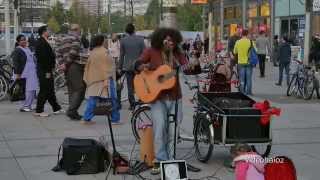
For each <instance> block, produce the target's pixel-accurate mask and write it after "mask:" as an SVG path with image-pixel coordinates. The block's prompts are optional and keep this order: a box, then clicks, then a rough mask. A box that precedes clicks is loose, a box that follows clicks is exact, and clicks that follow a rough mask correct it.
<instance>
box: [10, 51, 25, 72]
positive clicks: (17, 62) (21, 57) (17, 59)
mask: <svg viewBox="0 0 320 180" xmlns="http://www.w3.org/2000/svg"><path fill="white" fill-rule="evenodd" d="M11 58H12V61H13V70H14V73H15V74H20V75H21V74H22V72H23V70H24V66H25V65H26V62H27V56H26V54H25V53H24V52H23V50H21V49H20V48H18V47H17V48H15V50H14V51H13V52H12V54H11Z"/></svg>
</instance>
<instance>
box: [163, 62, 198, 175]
mask: <svg viewBox="0 0 320 180" xmlns="http://www.w3.org/2000/svg"><path fill="white" fill-rule="evenodd" d="M176 82H177V83H179V67H177V68H176ZM180 88H181V87H180ZM178 106H179V103H178V98H177V99H176V100H175V105H174V114H170V115H169V116H171V117H173V121H174V142H173V159H176V150H177V128H178V108H179V107H178ZM187 169H188V171H191V172H199V171H201V169H199V168H197V167H194V166H192V165H190V164H188V163H187Z"/></svg>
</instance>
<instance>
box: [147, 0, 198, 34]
mask: <svg viewBox="0 0 320 180" xmlns="http://www.w3.org/2000/svg"><path fill="white" fill-rule="evenodd" d="M160 13H161V8H160V4H159V0H152V1H151V2H150V4H149V6H148V9H147V11H146V13H145V15H144V19H145V27H146V28H147V29H155V28H157V27H158V25H159V19H160ZM201 15H202V6H199V5H193V4H190V3H186V4H184V5H179V6H178V8H177V23H178V29H179V30H185V31H201V30H202V18H201Z"/></svg>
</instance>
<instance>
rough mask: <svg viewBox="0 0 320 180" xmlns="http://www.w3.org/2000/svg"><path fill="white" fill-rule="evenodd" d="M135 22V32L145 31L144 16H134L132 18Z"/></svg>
mask: <svg viewBox="0 0 320 180" xmlns="http://www.w3.org/2000/svg"><path fill="white" fill-rule="evenodd" d="M134 19H135V20H134V21H135V26H136V29H137V30H144V29H145V21H144V16H141V15H140V16H136V17H135V18H134Z"/></svg>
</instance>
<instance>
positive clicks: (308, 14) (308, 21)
mask: <svg viewBox="0 0 320 180" xmlns="http://www.w3.org/2000/svg"><path fill="white" fill-rule="evenodd" d="M312 8H313V0H306V25H305V32H304V33H305V34H304V60H303V64H305V65H308V64H309V53H310V46H311V34H312V28H311V26H312V24H311V21H312Z"/></svg>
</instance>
